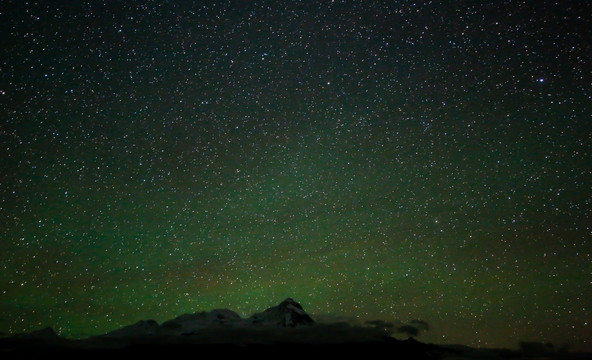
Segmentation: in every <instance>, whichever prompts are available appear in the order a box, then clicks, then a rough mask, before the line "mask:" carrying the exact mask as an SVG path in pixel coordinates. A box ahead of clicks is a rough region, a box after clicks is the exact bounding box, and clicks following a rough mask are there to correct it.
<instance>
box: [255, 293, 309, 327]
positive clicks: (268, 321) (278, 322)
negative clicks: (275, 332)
mask: <svg viewBox="0 0 592 360" xmlns="http://www.w3.org/2000/svg"><path fill="white" fill-rule="evenodd" d="M251 320H252V322H253V324H263V325H275V326H280V327H297V326H302V325H312V324H314V320H313V319H312V318H311V317H310V316H309V315H308V314H307V313H306V312H305V311H304V309H303V308H302V305H300V304H299V303H298V302H296V301H295V300H294V299H292V298H287V299H285V300H284V301H282V302H281V303H280V304H279V305H277V306H273V307H270V308H268V309H267V310H265V311H263V312H261V313H257V314H255V315H253V316H251Z"/></svg>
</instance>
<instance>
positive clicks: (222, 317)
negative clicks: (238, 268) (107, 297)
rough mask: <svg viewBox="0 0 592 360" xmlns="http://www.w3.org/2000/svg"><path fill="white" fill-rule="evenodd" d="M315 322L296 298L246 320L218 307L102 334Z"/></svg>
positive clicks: (129, 335)
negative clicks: (160, 323)
mask: <svg viewBox="0 0 592 360" xmlns="http://www.w3.org/2000/svg"><path fill="white" fill-rule="evenodd" d="M314 323H315V322H314V320H313V319H312V318H311V317H310V316H309V315H308V314H307V313H306V312H305V311H304V309H303V308H302V306H301V305H300V304H299V303H297V302H296V301H294V300H293V299H292V298H287V299H286V300H284V301H282V302H281V303H280V304H279V305H277V306H273V307H270V308H268V309H267V310H265V311H263V312H260V313H256V314H254V315H253V316H251V317H249V318H246V319H243V318H241V317H240V316H239V315H238V314H237V313H236V312H234V311H232V310H228V309H214V310H211V311H209V312H205V311H203V312H197V313H194V314H184V315H181V316H178V317H176V318H175V319H172V320H168V321H165V322H164V323H162V325H159V324H158V323H157V322H156V321H154V320H142V321H139V322H137V323H135V324H133V325H128V326H126V327H123V328H121V329H117V330H115V331H112V332H109V333H107V334H104V335H101V336H100V337H102V338H119V339H123V338H141V337H147V336H189V335H197V334H199V333H203V332H204V331H213V330H218V331H219V330H223V329H226V330H231V329H234V330H240V329H243V330H245V329H249V328H258V329H259V330H262V329H268V328H269V327H279V328H295V327H301V326H311V325H313V324H314Z"/></svg>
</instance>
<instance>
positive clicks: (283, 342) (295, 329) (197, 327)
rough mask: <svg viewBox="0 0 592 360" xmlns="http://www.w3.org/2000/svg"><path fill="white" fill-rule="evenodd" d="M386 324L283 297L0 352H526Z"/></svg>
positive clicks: (30, 336) (22, 341) (46, 332)
mask: <svg viewBox="0 0 592 360" xmlns="http://www.w3.org/2000/svg"><path fill="white" fill-rule="evenodd" d="M385 324H386V323H385V322H382V321H376V322H369V323H368V324H367V325H366V326H358V325H352V324H350V323H348V322H346V321H343V322H332V323H325V322H315V321H314V320H313V318H312V317H311V316H309V315H308V314H307V313H306V311H304V309H303V308H302V306H301V305H300V304H299V303H298V302H296V301H295V300H293V299H291V298H287V299H285V300H284V301H282V302H281V303H280V304H278V305H276V306H272V307H270V308H268V309H266V310H265V311H263V312H259V313H255V314H254V315H252V316H250V317H248V318H241V317H240V316H239V315H238V314H237V313H236V312H234V311H232V310H228V309H215V310H211V311H209V312H206V311H203V312H197V313H193V314H184V315H181V316H178V317H176V318H174V319H171V320H168V321H165V322H163V323H162V324H159V323H158V322H156V321H154V320H142V321H138V322H137V323H135V324H132V325H128V326H125V327H122V328H120V329H116V330H114V331H110V332H108V333H106V334H102V335H98V336H93V337H89V338H87V339H81V340H74V339H67V338H64V337H61V336H59V335H58V334H56V332H55V331H54V330H53V329H52V328H51V327H47V328H45V329H41V330H37V331H33V332H31V333H27V334H18V335H11V336H9V335H3V336H0V354H2V356H3V358H4V356H5V355H13V356H15V357H17V356H18V357H21V356H22V355H34V356H35V355H37V356H53V355H57V356H60V357H61V358H64V356H68V355H72V356H76V357H77V358H78V357H80V356H86V355H87V354H90V353H91V352H92V354H93V355H97V354H98V355H104V356H110V355H116V356H121V355H123V356H149V357H152V356H158V357H162V356H178V355H191V356H204V355H208V354H212V352H211V351H214V353H215V354H217V355H251V354H252V355H257V356H258V357H273V358H274V359H275V358H277V357H278V356H281V357H284V356H285V355H286V354H288V355H291V356H297V357H302V356H311V355H323V356H324V355H327V354H330V355H331V356H346V355H347V356H350V355H352V354H357V355H360V354H365V355H369V354H380V355H381V356H383V355H388V356H393V357H396V358H399V359H443V358H454V359H479V358H504V357H512V358H514V359H517V358H521V357H523V356H528V355H527V354H525V353H523V352H516V351H510V350H504V349H489V350H487V349H472V348H470V347H466V346H457V345H451V346H439V345H434V344H425V343H422V342H419V341H416V340H415V339H413V338H412V337H410V338H409V339H407V340H398V339H395V338H393V337H392V336H391V333H390V331H389V327H388V326H385ZM426 325H427V324H426ZM391 330H392V328H391ZM206 351H207V352H206ZM278 351H279V352H278ZM327 351H328V352H327ZM539 355H540V354H539ZM543 355H545V356H546V357H548V358H553V359H582V358H587V357H581V356H580V357H571V354H565V353H561V354H559V353H555V354H552V353H544V354H543ZM558 356H561V357H558Z"/></svg>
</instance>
